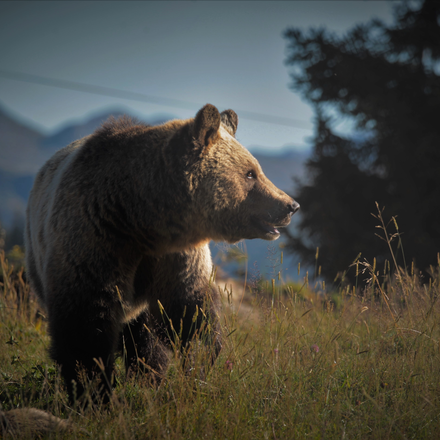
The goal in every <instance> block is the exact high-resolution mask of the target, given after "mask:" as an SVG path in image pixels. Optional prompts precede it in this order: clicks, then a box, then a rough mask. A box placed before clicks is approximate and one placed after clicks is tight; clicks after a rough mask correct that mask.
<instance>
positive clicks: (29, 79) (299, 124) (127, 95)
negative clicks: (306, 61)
mask: <svg viewBox="0 0 440 440" xmlns="http://www.w3.org/2000/svg"><path fill="white" fill-rule="evenodd" d="M0 77H3V78H7V79H12V80H15V81H21V82H26V83H31V84H40V85H44V86H49V87H57V88H59V89H67V90H75V91H79V92H84V93H91V94H94V95H102V96H110V97H113V98H119V99H128V100H131V101H140V102H148V103H150V104H158V105H165V106H168V107H175V108H182V109H185V110H193V111H197V110H198V109H199V108H200V107H202V105H203V104H202V105H201V104H196V103H194V102H189V101H183V100H180V99H172V98H164V97H160V96H153V95H146V94H144V93H138V92H130V91H128V90H120V89H114V88H112V87H104V86H98V85H92V84H85V83H80V82H76V81H68V80H64V79H56V78H48V77H44V76H39V75H32V74H29V73H21V72H10V71H6V70H0ZM236 112H237V113H238V114H239V116H240V118H243V119H249V120H251V121H257V122H265V123H269V124H277V125H284V126H287V127H295V128H300V129H305V130H311V129H312V127H311V124H310V123H309V122H306V121H301V120H299V119H291V118H284V117H280V116H273V115H266V114H264V113H257V112H250V111H246V110H236Z"/></svg>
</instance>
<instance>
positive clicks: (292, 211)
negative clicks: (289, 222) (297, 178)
mask: <svg viewBox="0 0 440 440" xmlns="http://www.w3.org/2000/svg"><path fill="white" fill-rule="evenodd" d="M289 209H290V212H289V214H290V216H291V217H292V215H293V214H295V212H296V211H298V209H299V203H297V202H293V203H292V204H291V205H290V206H289Z"/></svg>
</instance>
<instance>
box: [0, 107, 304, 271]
mask: <svg viewBox="0 0 440 440" xmlns="http://www.w3.org/2000/svg"><path fill="white" fill-rule="evenodd" d="M123 114H127V112H126V111H124V110H123V109H121V108H114V109H111V110H106V111H103V112H101V113H99V114H96V115H94V116H92V117H90V118H86V119H84V120H83V121H79V122H74V123H69V124H66V125H65V126H64V127H63V128H62V129H60V130H57V131H55V132H54V133H52V134H50V135H44V134H43V133H41V132H39V131H38V130H36V129H35V128H32V127H31V126H29V125H28V124H26V123H23V122H21V121H19V120H18V118H16V117H14V116H12V115H11V113H10V112H8V110H7V109H5V108H4V107H1V106H0V223H1V224H2V225H3V226H5V227H6V228H7V229H10V228H13V227H14V226H17V225H16V224H20V227H22V224H23V219H24V213H25V209H26V203H27V199H28V196H29V192H30V190H31V188H32V184H33V180H34V177H35V174H36V173H37V171H38V170H39V169H40V167H41V166H42V165H43V164H44V163H45V161H46V160H47V159H49V158H50V157H51V156H52V155H53V154H54V153H55V151H57V150H59V149H60V148H62V147H64V146H66V145H68V144H69V143H71V142H73V141H74V140H76V139H79V138H81V137H83V136H86V135H88V134H90V133H92V132H93V131H94V130H95V129H96V128H98V127H99V126H100V125H101V124H102V122H104V121H105V120H106V119H108V118H109V117H110V116H114V117H118V116H121V115H123ZM170 119H173V116H172V115H169V114H153V115H151V116H150V117H148V118H147V119H146V120H145V119H143V122H145V123H147V124H151V125H157V124H161V123H163V122H166V121H167V120H170ZM248 149H249V150H250V151H251V152H252V153H253V154H254V156H255V157H256V158H257V160H258V161H259V162H260V164H261V166H262V168H263V171H264V172H265V174H266V176H267V177H268V178H269V179H270V180H271V181H272V182H273V183H274V184H275V185H276V186H277V187H278V188H280V189H282V190H284V191H286V192H287V193H289V194H291V195H294V194H293V193H294V186H295V185H294V182H293V180H292V176H295V177H299V178H302V177H304V174H305V167H304V164H305V161H306V160H307V158H308V156H309V151H304V150H299V149H296V148H294V147H285V148H284V149H283V150H282V152H281V153H274V154H270V153H268V152H267V151H269V150H268V149H265V150H264V151H263V149H262V148H261V147H257V146H255V147H252V146H249V147H248ZM278 242H282V239H281V240H278V241H277V242H275V243H277V245H276V246H274V247H273V243H272V247H271V246H269V249H268V245H267V242H264V241H262V240H248V241H246V243H245V244H244V243H241V244H239V245H238V246H233V247H232V248H231V247H230V246H229V245H228V246H225V245H223V244H212V251H213V256H214V259H215V260H216V261H217V262H220V260H225V259H227V255H229V256H230V255H231V254H233V255H240V254H241V253H242V252H244V248H243V246H245V248H246V249H247V254H248V265H249V264H250V265H252V267H254V262H255V261H256V262H258V261H260V262H261V261H262V263H260V264H259V269H258V271H259V272H261V273H262V274H265V273H267V272H268V270H266V269H267V268H266V265H265V261H266V256H268V255H269V256H270V255H272V254H273V252H274V249H275V254H276V253H278V254H279V246H278V244H279V243H278ZM10 244H11V243H10ZM231 249H232V252H231ZM237 264H238V263H237V261H236V260H234V259H233V261H232V262H231V263H229V264H226V263H223V266H224V269H225V270H226V272H227V273H232V272H234V271H236V270H237ZM270 265H272V267H270ZM268 269H270V270H273V261H272V262H271V263H269V266H268Z"/></svg>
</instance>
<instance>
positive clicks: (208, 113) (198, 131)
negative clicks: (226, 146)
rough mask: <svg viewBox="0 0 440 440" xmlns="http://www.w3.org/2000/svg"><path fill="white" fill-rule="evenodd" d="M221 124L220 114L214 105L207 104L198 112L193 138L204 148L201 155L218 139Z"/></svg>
mask: <svg viewBox="0 0 440 440" xmlns="http://www.w3.org/2000/svg"><path fill="white" fill-rule="evenodd" d="M220 122H221V117H220V113H219V111H218V110H217V108H216V107H214V106H213V105H211V104H206V105H205V106H204V107H202V108H201V109H200V110H199V111H198V113H197V115H196V117H195V119H194V129H193V136H194V139H195V140H196V141H197V143H198V144H199V145H200V146H201V147H202V148H203V151H202V152H201V154H203V153H204V152H205V151H206V149H207V148H209V147H210V146H211V144H212V143H213V142H215V141H216V139H217V138H218V136H219V134H218V130H219V128H220Z"/></svg>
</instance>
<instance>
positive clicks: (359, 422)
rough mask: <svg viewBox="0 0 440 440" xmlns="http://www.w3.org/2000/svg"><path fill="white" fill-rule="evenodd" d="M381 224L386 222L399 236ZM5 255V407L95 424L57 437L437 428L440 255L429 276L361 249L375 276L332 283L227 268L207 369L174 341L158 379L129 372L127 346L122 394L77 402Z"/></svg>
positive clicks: (0, 321) (335, 434)
mask: <svg viewBox="0 0 440 440" xmlns="http://www.w3.org/2000/svg"><path fill="white" fill-rule="evenodd" d="M379 215H380V213H379ZM384 233H386V228H385V225H383V228H382V237H383V238H384V239H385V241H386V243H388V244H390V243H391V241H392V238H394V237H393V236H388V235H383V234H384ZM396 237H397V238H399V237H398V235H397V236H396ZM390 249H391V252H392V253H393V248H392V246H390ZM393 255H394V254H393ZM0 261H1V267H2V269H1V271H2V273H3V285H2V287H1V289H2V291H1V293H0V407H1V408H2V409H3V410H4V411H5V410H9V409H12V408H17V407H35V408H39V409H43V410H46V411H48V412H50V413H52V414H54V415H56V416H59V417H61V418H69V419H71V420H72V421H74V422H75V424H76V425H77V426H78V427H81V428H84V429H85V430H86V431H87V432H88V433H89V435H87V434H85V433H84V432H83V431H80V430H79V429H77V430H75V429H74V430H73V432H72V433H71V434H69V435H66V434H63V435H62V436H61V435H59V437H60V438H87V437H91V438H96V439H150V438H151V439H155V438H164V439H202V438H206V439H291V438H300V439H303V438H310V439H323V438H328V439H332V438H338V439H340V438H347V439H365V438H371V439H388V438H391V439H394V438H396V439H401V438H402V439H433V438H437V437H438V433H439V432H440V380H439V379H440V329H439V325H440V306H439V301H438V298H439V296H440V275H439V267H438V266H437V267H436V268H431V270H432V277H431V279H430V280H429V282H428V283H424V284H423V283H421V281H420V279H419V277H418V276H417V273H416V272H415V270H414V269H413V268H412V269H411V268H409V269H408V271H405V270H403V269H400V268H398V267H395V269H394V271H393V273H391V271H390V270H389V268H388V267H389V265H387V264H385V270H384V272H383V273H379V271H378V269H377V267H375V266H376V264H375V263H374V262H373V263H372V264H371V265H370V264H368V263H367V262H360V261H356V262H355V266H356V269H357V271H358V274H359V279H361V278H362V277H368V278H370V282H369V283H368V284H366V285H365V286H364V287H362V288H361V287H359V286H360V285H361V283H359V286H358V288H354V287H352V286H344V287H340V288H339V289H338V290H333V291H328V290H327V287H325V284H324V283H322V282H320V281H319V282H316V284H315V285H313V286H312V285H309V282H308V280H307V279H306V278H305V281H304V284H294V283H287V282H285V281H283V280H282V279H278V278H275V279H274V280H269V281H268V282H267V283H266V282H262V283H261V282H260V283H259V284H258V283H256V282H255V283H254V285H253V286H251V287H249V286H246V287H243V284H241V285H239V284H238V283H237V282H232V283H230V282H220V281H219V282H218V283H217V284H218V287H219V289H220V290H221V292H222V298H223V307H222V312H221V320H222V327H223V333H224V346H223V350H222V352H221V354H220V356H219V358H218V359H217V361H216V363H215V365H214V367H213V368H212V369H211V370H210V372H209V374H208V376H207V378H206V380H205V381H201V380H198V379H197V373H196V371H197V368H198V367H200V365H198V364H197V365H196V369H195V370H194V371H195V373H194V375H193V376H185V375H184V374H183V372H182V369H181V368H180V366H179V359H178V356H177V355H175V359H174V361H173V362H172V364H171V367H170V369H169V371H168V373H167V377H166V380H165V381H164V383H163V384H162V385H161V387H160V388H158V389H153V388H151V387H149V386H148V385H147V384H146V383H145V381H143V380H142V378H141V377H139V378H131V379H128V380H125V378H124V373H123V369H122V362H121V361H120V360H118V363H117V378H118V383H117V386H116V390H115V396H114V399H113V401H112V402H111V403H110V404H109V405H108V406H107V407H105V408H100V409H96V408H95V409H89V410H86V411H85V412H81V413H80V412H77V411H75V410H74V409H72V408H70V407H69V406H68V403H67V399H66V394H65V391H64V388H63V385H62V381H61V379H60V376H59V373H58V370H57V368H56V366H55V365H54V364H53V362H52V361H51V360H50V359H49V357H48V355H47V347H48V344H49V338H48V335H47V331H46V322H45V319H44V315H42V313H44V312H39V308H38V304H37V303H36V301H35V298H34V296H33V295H32V293H31V292H30V291H29V287H28V285H27V284H26V283H25V282H24V281H23V276H22V272H21V271H19V272H16V271H13V270H12V269H11V267H10V266H9V265H8V263H7V261H6V260H5V258H4V255H3V256H2V257H1V259H0ZM391 261H392V258H391ZM396 265H397V263H396ZM362 272H363V275H362ZM196 363H197V361H196ZM56 436H57V435H56V434H53V435H52V436H50V438H56Z"/></svg>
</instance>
